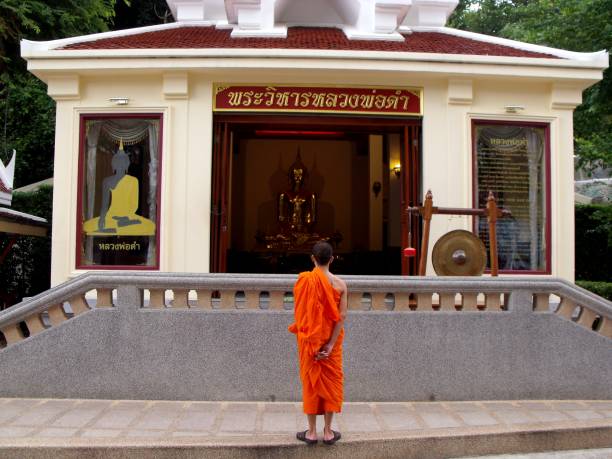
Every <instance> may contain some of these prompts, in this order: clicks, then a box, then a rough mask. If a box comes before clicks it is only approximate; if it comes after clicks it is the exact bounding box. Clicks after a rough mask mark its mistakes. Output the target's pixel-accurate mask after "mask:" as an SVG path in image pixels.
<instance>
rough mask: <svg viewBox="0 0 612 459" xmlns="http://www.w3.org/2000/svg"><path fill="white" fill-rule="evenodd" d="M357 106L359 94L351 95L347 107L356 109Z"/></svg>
mask: <svg viewBox="0 0 612 459" xmlns="http://www.w3.org/2000/svg"><path fill="white" fill-rule="evenodd" d="M358 106H359V94H352V95H351V96H350V97H349V107H351V108H357V107H358Z"/></svg>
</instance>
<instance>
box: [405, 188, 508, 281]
mask: <svg viewBox="0 0 612 459" xmlns="http://www.w3.org/2000/svg"><path fill="white" fill-rule="evenodd" d="M406 212H407V213H408V215H409V216H411V215H420V216H421V217H422V218H423V222H424V224H423V238H422V240H421V256H420V257H419V272H418V275H419V276H424V275H425V268H426V267H427V250H428V248H429V229H430V227H431V217H432V216H433V215H434V214H440V215H471V216H477V217H487V221H488V222H489V256H490V258H491V276H497V275H498V267H497V262H498V260H497V232H496V227H497V219H498V218H503V217H509V216H510V215H511V212H510V211H509V210H507V209H502V208H499V207H497V202H496V201H495V196H494V195H493V192H492V191H489V196H488V197H487V207H486V208H484V209H473V208H472V209H461V208H456V207H434V205H433V195H432V194H431V190H429V191H427V194H426V195H425V204H424V205H422V206H418V207H408V208H406Z"/></svg>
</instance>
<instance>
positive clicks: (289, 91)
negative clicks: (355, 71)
mask: <svg viewBox="0 0 612 459" xmlns="http://www.w3.org/2000/svg"><path fill="white" fill-rule="evenodd" d="M231 89H232V88H231V87H229V88H225V91H224V92H223V93H219V96H218V97H219V98H224V99H225V104H226V105H225V107H226V108H231V109H241V108H243V109H246V110H249V109H259V110H261V109H269V110H274V109H279V108H283V109H289V110H297V111H304V110H309V111H318V110H322V111H324V110H325V109H328V110H329V109H335V110H341V111H360V112H377V111H378V112H395V113H405V114H409V113H410V112H411V107H414V106H415V104H414V102H415V101H414V100H413V99H412V97H413V96H414V97H416V98H417V99H416V102H417V105H418V99H419V97H420V93H413V92H411V91H410V90H407V89H373V88H369V89H368V88H355V89H350V90H344V91H343V90H342V89H340V88H315V89H314V90H310V91H309V89H310V88H292V87H282V88H277V87H274V86H253V87H244V88H243V89H244V90H243V91H240V90H233V91H232V90H231ZM217 106H223V104H222V102H221V101H219V102H218V104H217Z"/></svg>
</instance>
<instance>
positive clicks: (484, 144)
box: [472, 120, 550, 274]
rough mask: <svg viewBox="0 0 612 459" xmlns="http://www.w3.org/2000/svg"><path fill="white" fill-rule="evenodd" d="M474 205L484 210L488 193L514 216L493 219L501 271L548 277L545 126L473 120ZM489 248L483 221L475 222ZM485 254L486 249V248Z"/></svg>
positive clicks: (541, 124)
mask: <svg viewBox="0 0 612 459" xmlns="http://www.w3.org/2000/svg"><path fill="white" fill-rule="evenodd" d="M472 155H473V177H474V180H473V184H474V205H475V206H476V207H479V208H484V207H486V202H487V201H486V200H487V195H488V193H489V191H493V193H495V197H496V198H497V204H498V205H499V206H500V207H504V208H506V209H509V210H510V211H511V212H512V216H511V217H510V218H504V219H500V220H498V221H497V239H498V242H497V244H498V257H499V269H500V272H505V273H522V274H528V273H533V274H549V273H550V135H549V125H548V124H544V123H528V122H525V123H521V122H508V121H490V120H474V121H472ZM474 226H475V231H477V232H478V235H479V237H480V238H481V239H482V240H483V241H485V243H486V244H488V241H489V237H488V234H487V233H488V227H487V220H486V218H477V217H476V218H475V219H474ZM487 252H488V247H487Z"/></svg>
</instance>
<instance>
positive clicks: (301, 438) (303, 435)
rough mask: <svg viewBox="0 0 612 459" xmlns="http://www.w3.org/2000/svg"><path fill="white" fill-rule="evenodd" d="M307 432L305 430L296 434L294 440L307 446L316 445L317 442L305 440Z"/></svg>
mask: <svg viewBox="0 0 612 459" xmlns="http://www.w3.org/2000/svg"><path fill="white" fill-rule="evenodd" d="M307 432H308V431H307V430H305V431H304V432H298V433H296V434H295V438H297V439H298V440H299V441H303V442H304V443H306V444H307V445H316V444H317V442H318V441H319V440H311V439H310V438H306V433H307ZM334 437H335V435H334Z"/></svg>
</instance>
